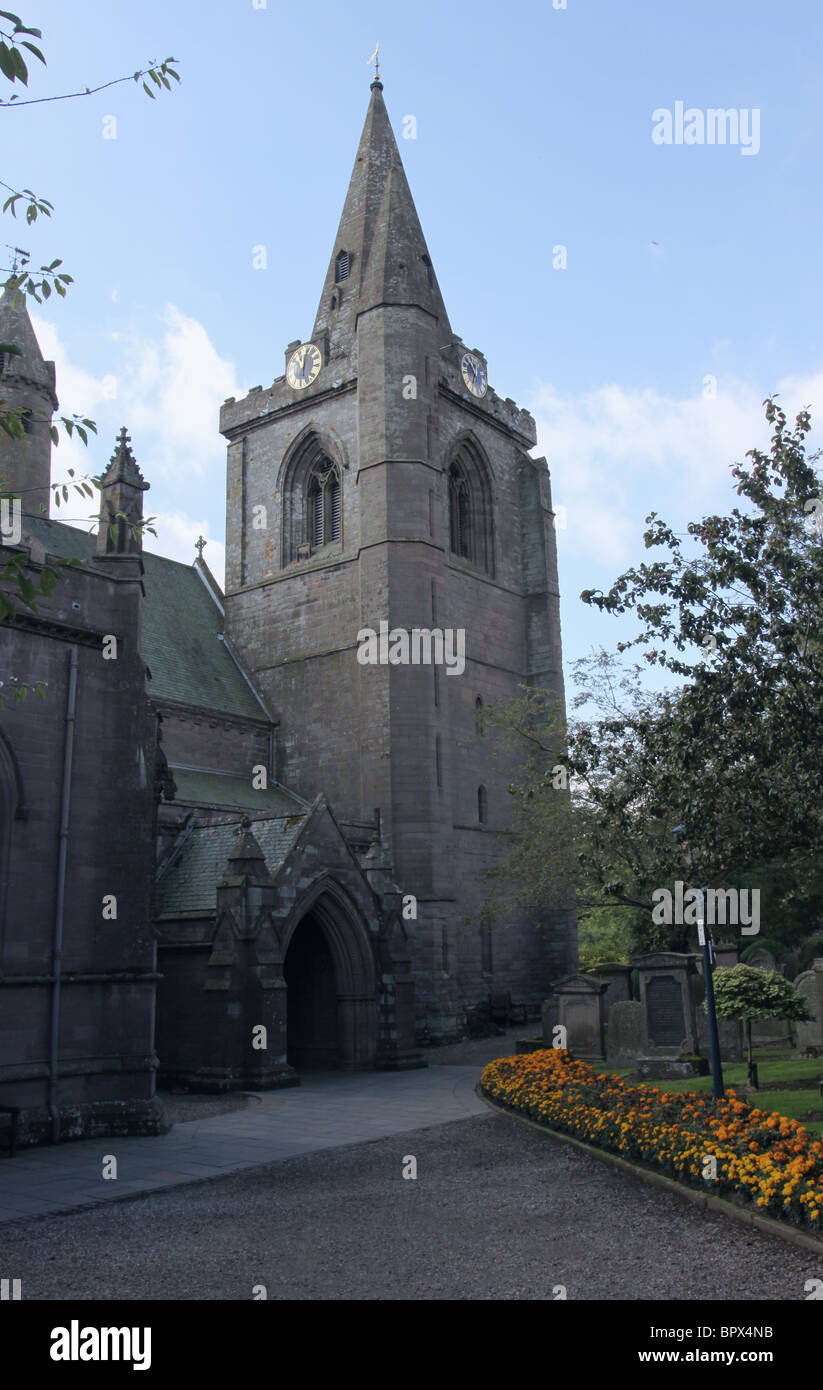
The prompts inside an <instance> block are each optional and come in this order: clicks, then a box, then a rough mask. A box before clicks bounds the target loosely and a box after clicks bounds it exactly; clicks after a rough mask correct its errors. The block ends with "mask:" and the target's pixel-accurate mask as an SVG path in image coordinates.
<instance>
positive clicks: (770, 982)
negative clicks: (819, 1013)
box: [704, 964, 812, 1085]
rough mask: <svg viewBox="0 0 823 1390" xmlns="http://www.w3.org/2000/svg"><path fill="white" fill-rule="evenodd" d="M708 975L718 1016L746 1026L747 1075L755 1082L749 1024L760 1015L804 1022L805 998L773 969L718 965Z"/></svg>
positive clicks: (750, 1081)
mask: <svg viewBox="0 0 823 1390" xmlns="http://www.w3.org/2000/svg"><path fill="white" fill-rule="evenodd" d="M712 978H713V983H714V1002H715V1008H716V1010H717V1013H718V1015H719V1016H720V1018H734V1019H740V1020H741V1021H742V1022H743V1023H745V1025H746V1051H747V1057H748V1078H749V1084H750V1085H756V1084H757V1083H756V1080H755V1076H756V1073H755V1070H754V1059H753V1057H752V1023H754V1022H755V1021H756V1020H757V1019H761V1018H787V1019H793V1020H795V1022H797V1023H802V1022H804V1021H808V1020H810V1019H811V1017H812V1016H811V1014H810V1013H809V1010H808V1008H807V1006H806V1001H805V999H804V998H803V996H802V994H800V993H799V992H798V991H797V990H796V989H795V987H794V985H793V984H792V982H791V980H786V979H784V977H783V976H782V975H778V974H777V972H776V971H775V970H758V969H757V968H756V966H753V965H742V964H741V965H732V966H723V965H721V966H719V967H718V968H717V969H716V970H715V971H714V974H713V977H712ZM705 1007H706V1006H705V1004H704V1008H705Z"/></svg>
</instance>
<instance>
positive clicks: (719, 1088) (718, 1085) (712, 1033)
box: [672, 825, 724, 1100]
mask: <svg viewBox="0 0 823 1390" xmlns="http://www.w3.org/2000/svg"><path fill="white" fill-rule="evenodd" d="M684 829H685V827H684V826H682V825H676V826H675V827H674V830H673V831H672V834H673V835H677V834H679V833H680V831H682V830H684ZM682 843H683V848H684V849H686V850H687V851H688V855H689V867H690V869H691V870H692V872H694V857H693V855H692V849H691V845H690V844H689V843H688V841H683V842H682ZM706 891H707V890H706V889H705V888H701V889H700V890H699V892H700V909H699V915H698V919H697V940H698V943H699V945H700V949H701V951H702V952H703V982H704V984H705V986H706V1013H707V1014H708V1016H709V1051H710V1053H711V1059H712V1090H713V1091H714V1098H715V1100H720V1098H721V1096H722V1095H723V1091H724V1086H723V1065H722V1063H721V1060H720V1035H719V1033H718V1029H717V1011H716V1009H715V1004H714V981H713V979H712V971H713V969H714V957H713V955H712V941H711V935H710V933H709V929H708V927H707V925H706Z"/></svg>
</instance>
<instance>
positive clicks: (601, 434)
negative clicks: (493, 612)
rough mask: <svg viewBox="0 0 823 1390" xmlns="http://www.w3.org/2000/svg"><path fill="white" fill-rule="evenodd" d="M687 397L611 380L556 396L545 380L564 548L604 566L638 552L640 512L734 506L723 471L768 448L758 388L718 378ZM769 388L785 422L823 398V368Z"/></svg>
mask: <svg viewBox="0 0 823 1390" xmlns="http://www.w3.org/2000/svg"><path fill="white" fill-rule="evenodd" d="M704 389H706V390H708V391H711V389H712V388H711V384H710V383H708V382H707V383H706V386H705V388H704V386H703V384H702V383H701V386H700V388H699V389H698V390H697V391H696V392H695V394H694V395H692V396H688V397H676V396H667V395H664V394H662V393H661V392H659V391H656V390H654V389H652V388H646V389H635V388H628V387H622V386H619V385H617V384H616V383H609V384H607V385H604V386H600V387H597V388H595V389H594V390H592V391H588V392H583V393H580V394H578V395H568V396H561V395H560V394H559V392H558V391H557V390H556V388H555V387H554V386H552V385H551V384H546V385H544V386H542V387H541V388H540V389H539V390H538V392H537V394H536V396H535V397H534V398H533V400H532V403H531V407H530V408H531V410H532V413H533V414H534V416H535V421H536V424H537V436H538V447H539V449H540V450H541V452H544V453H545V454H546V455H547V457H548V461H549V468H550V470H551V474H552V495H553V499H554V503H555V505H556V506H557V505H560V506H564V507H565V508H566V514H567V521H566V528H565V530H558V545H559V547H560V550H561V552H562V551H563V550H565V549H567V548H568V549H569V550H573V551H574V552H575V554H576V555H581V554H582V555H583V556H585V557H587V558H590V559H593V560H596V561H597V562H598V564H601V563H602V564H606V565H608V566H609V567H614V566H625V565H627V564H629V563H630V562H631V559H632V557H633V556H634V557H635V558H637V550H638V543H639V540H640V537H639V532H638V527H637V518H638V516H640V517H641V518H642V517H643V516H645V515H646V514H647V512H649V511H652V510H655V511H657V512H658V513H659V514H660V515H662V516H664V517H666V518H667V519H668V518H669V517H670V518H671V519H672V520H673V521H675V520H677V519H678V518H679V517H682V516H686V517H688V518H690V519H691V518H694V517H697V516H698V515H702V514H704V513H709V512H712V511H715V510H723V511H725V510H728V507H729V505H730V504H731V503H732V499H733V495H734V494H733V492H732V479H731V476H730V472H729V470H730V468H731V466H732V464H734V463H736V462H743V461H744V460H745V455H746V453H747V451H748V450H749V449H751V448H753V447H754V446H758V447H760V448H767V447H768V437H769V429H768V426H767V425H766V422H765V419H764V415H763V409H762V404H761V402H762V399H763V396H764V395H765V394H766V393H765V391H757V390H755V389H754V388H753V387H752V386H751V385H749V384H747V383H744V382H740V381H734V380H731V379H726V378H724V377H723V375H722V374H721V375H720V376H719V378H718V381H717V383H716V390H717V394H716V396H711V395H709V396H706V397H704V395H703V391H704ZM775 390H776V391H777V392H778V393H779V396H780V402H781V404H782V405H783V408H784V409H785V410H786V411H787V414H788V415H789V418H790V419H792V418H793V417H794V415H795V414H796V412H797V410H799V409H800V408H801V407H803V406H805V405H809V404H811V405H812V418H813V421H814V419H815V415H816V412H815V403H821V402H823V371H818V372H815V373H811V374H809V375H798V376H793V377H786V378H784V379H783V380H782V381H780V382H778V383H777V386H776V387H775Z"/></svg>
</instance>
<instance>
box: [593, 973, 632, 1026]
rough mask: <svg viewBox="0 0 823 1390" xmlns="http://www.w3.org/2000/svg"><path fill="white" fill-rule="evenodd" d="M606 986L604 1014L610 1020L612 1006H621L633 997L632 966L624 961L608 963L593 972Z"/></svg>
mask: <svg viewBox="0 0 823 1390" xmlns="http://www.w3.org/2000/svg"><path fill="white" fill-rule="evenodd" d="M591 973H592V974H593V975H594V977H595V978H596V979H598V980H600V982H601V983H602V984H604V985H605V986H606V993H605V995H604V996H603V1012H604V1015H605V1017H607V1018H608V1014H609V1009H611V1007H612V1005H614V1004H620V1003H622V1002H624V1001H625V1000H627V999H631V997H632V966H630V965H626V964H625V963H624V962H623V961H607V962H606V964H604V965H598V966H597V968H596V969H595V970H593V971H592V972H591Z"/></svg>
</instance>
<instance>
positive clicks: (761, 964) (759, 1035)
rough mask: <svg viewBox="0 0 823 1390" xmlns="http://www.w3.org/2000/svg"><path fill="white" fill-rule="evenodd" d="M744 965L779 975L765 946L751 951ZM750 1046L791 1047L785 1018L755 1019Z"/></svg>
mask: <svg viewBox="0 0 823 1390" xmlns="http://www.w3.org/2000/svg"><path fill="white" fill-rule="evenodd" d="M746 964H747V965H751V966H752V967H753V968H754V969H755V970H772V971H777V973H778V974H780V973H781V972H780V971H779V970H778V968H777V961H776V960H775V958H774V956H773V955H772V953H771V951H769V950H767V949H766V947H765V946H759V947H758V949H757V950H756V951H752V953H751V955H750V956H749V957H748V959H747V960H746ZM752 1045H753V1046H754V1047H777V1048H786V1047H791V1046H792V1045H793V1042H792V1030H791V1025H790V1023H789V1022H788V1020H787V1019H785V1018H759V1019H757V1020H756V1021H755V1022H754V1023H753V1024H752Z"/></svg>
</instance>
